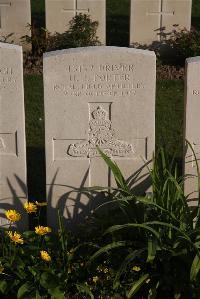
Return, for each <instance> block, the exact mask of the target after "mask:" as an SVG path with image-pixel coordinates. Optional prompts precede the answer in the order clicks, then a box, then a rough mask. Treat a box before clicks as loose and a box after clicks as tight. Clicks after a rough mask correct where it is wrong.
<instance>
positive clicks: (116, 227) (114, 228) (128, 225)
mask: <svg viewBox="0 0 200 299" xmlns="http://www.w3.org/2000/svg"><path fill="white" fill-rule="evenodd" d="M125 228H142V229H144V230H147V231H149V232H151V233H152V234H153V235H154V236H155V237H156V238H157V239H158V240H159V239H160V234H159V233H158V232H157V231H156V230H155V229H153V228H152V227H151V226H148V225H146V223H142V224H139V223H126V224H122V225H113V226H111V227H110V228H109V229H107V230H106V232H105V233H104V234H111V233H114V232H116V231H119V230H122V229H125Z"/></svg>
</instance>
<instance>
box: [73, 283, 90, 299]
mask: <svg viewBox="0 0 200 299" xmlns="http://www.w3.org/2000/svg"><path fill="white" fill-rule="evenodd" d="M76 287H77V289H78V291H79V293H82V294H85V295H89V296H90V298H91V299H94V296H93V294H92V292H91V290H90V288H89V286H88V285H86V284H77V285H76Z"/></svg>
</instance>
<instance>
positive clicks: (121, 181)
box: [97, 147, 130, 193]
mask: <svg viewBox="0 0 200 299" xmlns="http://www.w3.org/2000/svg"><path fill="white" fill-rule="evenodd" d="M97 149H98V151H99V153H100V155H101V157H102V158H103V159H104V161H105V162H106V164H107V165H108V167H109V168H110V169H111V170H112V173H113V175H114V178H115V181H116V184H117V186H118V187H120V188H122V189H123V191H125V192H128V193H130V189H129V187H128V185H127V184H126V181H125V178H124V176H123V174H122V172H121V170H120V169H119V167H118V165H117V164H116V163H115V162H113V161H112V160H111V159H110V158H109V157H108V156H107V155H106V154H104V152H103V151H102V150H101V149H100V148H99V147H97Z"/></svg>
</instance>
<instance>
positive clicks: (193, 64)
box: [184, 56, 200, 205]
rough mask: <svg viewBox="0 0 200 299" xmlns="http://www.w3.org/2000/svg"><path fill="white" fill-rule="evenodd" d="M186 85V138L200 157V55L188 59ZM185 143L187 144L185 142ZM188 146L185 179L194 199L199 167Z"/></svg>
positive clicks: (187, 192)
mask: <svg viewBox="0 0 200 299" xmlns="http://www.w3.org/2000/svg"><path fill="white" fill-rule="evenodd" d="M185 81H186V87H185V136H184V137H185V139H186V140H187V141H189V143H190V144H191V146H192V148H193V151H194V152H195V155H196V157H197V159H198V165H199V167H200V164H199V159H200V130H199V128H200V56H199V57H193V58H188V59H187V60H186V80H185ZM184 145H185V144H184ZM191 146H189V145H188V146H187V147H186V148H187V150H186V152H185V165H184V173H185V175H187V180H186V181H185V194H186V195H188V194H190V196H189V199H190V200H191V201H193V202H192V203H191V204H192V205H193V204H195V202H194V201H195V200H196V199H197V198H198V181H197V177H196V176H197V167H196V161H195V156H194V154H193V151H192V149H191Z"/></svg>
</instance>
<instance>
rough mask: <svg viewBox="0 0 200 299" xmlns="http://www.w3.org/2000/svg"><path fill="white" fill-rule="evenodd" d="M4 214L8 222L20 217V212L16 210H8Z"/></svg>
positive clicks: (15, 220)
mask: <svg viewBox="0 0 200 299" xmlns="http://www.w3.org/2000/svg"><path fill="white" fill-rule="evenodd" d="M5 215H6V218H7V219H8V220H9V221H10V222H17V221H19V220H20V219H21V214H20V213H18V212H17V211H16V210H8V211H6V212H5Z"/></svg>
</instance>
